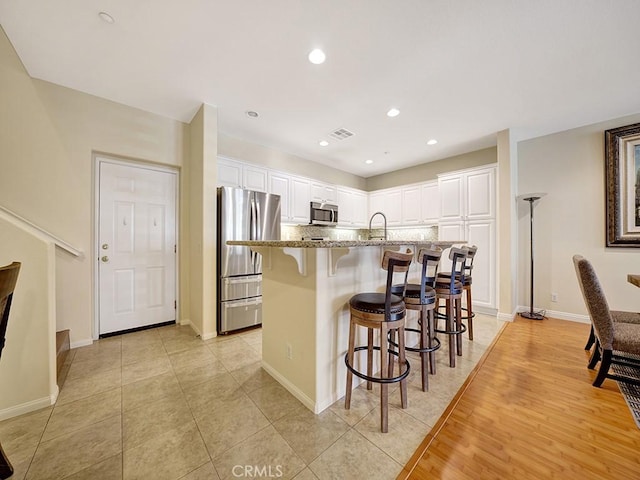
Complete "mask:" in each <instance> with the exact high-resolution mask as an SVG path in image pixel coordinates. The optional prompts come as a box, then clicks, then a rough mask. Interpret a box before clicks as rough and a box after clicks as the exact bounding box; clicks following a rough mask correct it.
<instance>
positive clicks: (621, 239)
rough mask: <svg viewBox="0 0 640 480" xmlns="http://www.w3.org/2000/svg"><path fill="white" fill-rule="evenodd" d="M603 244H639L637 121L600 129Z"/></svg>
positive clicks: (639, 126)
mask: <svg viewBox="0 0 640 480" xmlns="http://www.w3.org/2000/svg"><path fill="white" fill-rule="evenodd" d="M604 144H605V168H606V202H607V203H606V217H607V219H606V222H607V247H640V123H635V124H633V125H627V126H625V127H618V128H613V129H611V130H605V132H604Z"/></svg>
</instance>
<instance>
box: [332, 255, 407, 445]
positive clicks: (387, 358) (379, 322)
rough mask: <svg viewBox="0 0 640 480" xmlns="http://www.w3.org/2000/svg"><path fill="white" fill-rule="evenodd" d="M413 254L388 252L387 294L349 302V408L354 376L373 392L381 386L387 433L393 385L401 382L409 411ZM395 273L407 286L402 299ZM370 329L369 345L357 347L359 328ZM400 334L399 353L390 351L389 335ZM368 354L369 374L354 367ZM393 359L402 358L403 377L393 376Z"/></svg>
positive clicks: (346, 358)
mask: <svg viewBox="0 0 640 480" xmlns="http://www.w3.org/2000/svg"><path fill="white" fill-rule="evenodd" d="M412 257H413V254H412V253H411V252H410V251H407V252H406V253H400V252H391V251H385V252H384V255H383V259H382V268H383V269H384V270H386V271H387V282H386V288H385V291H384V292H383V293H379V292H367V293H359V294H356V295H354V296H353V297H351V299H350V300H349V311H350V321H349V346H348V349H347V353H346V354H345V356H344V363H345V364H346V366H347V388H346V394H345V408H346V409H347V410H348V409H349V408H351V390H352V388H353V375H356V376H357V377H359V378H362V379H363V380H366V382H367V389H369V390H371V388H372V382H374V383H379V384H380V424H381V430H382V432H383V433H386V432H388V430H389V421H388V416H389V413H388V412H389V398H388V393H389V384H390V383H397V382H400V398H401V404H402V408H407V376H408V375H409V371H410V369H411V366H410V365H409V362H408V361H407V359H406V356H405V349H404V325H405V315H406V307H405V303H404V300H403V293H404V286H405V285H406V283H407V274H408V272H409V266H410V265H411V260H412ZM395 273H404V283H403V288H402V292H401V293H400V295H394V294H393V293H392V291H391V289H392V285H393V277H394V274H395ZM359 326H360V327H364V328H366V329H367V344H366V345H361V346H356V330H357V327H359ZM376 330H377V331H379V340H380V345H374V331H376ZM391 331H394V332H395V331H397V332H398V337H399V341H398V348H397V351H395V350H393V349H390V348H389V344H388V336H389V332H391ZM363 350H366V351H367V367H366V368H367V371H366V373H365V372H361V371H359V370H358V369H356V368H355V367H354V359H355V353H356V352H359V351H363ZM374 350H376V351H379V352H380V373H379V375H377V376H375V375H374V374H373V351H374ZM393 356H397V357H398V361H399V363H400V373H399V374H398V375H397V376H392V374H391V373H390V372H391V368H390V366H391V365H392V364H393V361H392V358H393Z"/></svg>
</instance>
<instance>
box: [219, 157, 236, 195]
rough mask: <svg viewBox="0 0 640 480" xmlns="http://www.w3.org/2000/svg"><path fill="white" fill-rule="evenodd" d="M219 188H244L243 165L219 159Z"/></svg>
mask: <svg viewBox="0 0 640 480" xmlns="http://www.w3.org/2000/svg"><path fill="white" fill-rule="evenodd" d="M218 186H220V187H236V188H241V187H242V164H241V163H239V162H234V161H230V160H223V159H222V158H218Z"/></svg>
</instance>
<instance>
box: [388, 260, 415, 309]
mask: <svg viewBox="0 0 640 480" xmlns="http://www.w3.org/2000/svg"><path fill="white" fill-rule="evenodd" d="M412 260H413V252H411V250H407V251H406V253H402V252H392V251H390V250H385V252H384V255H383V256H382V268H383V269H385V270H386V271H387V287H386V290H385V297H384V311H385V320H387V321H389V320H391V296H392V295H393V294H392V287H393V276H394V273H404V286H403V287H402V293H400V294H398V295H400V296H402V297H404V292H405V290H406V288H407V277H408V275H409V267H410V266H411V261H412Z"/></svg>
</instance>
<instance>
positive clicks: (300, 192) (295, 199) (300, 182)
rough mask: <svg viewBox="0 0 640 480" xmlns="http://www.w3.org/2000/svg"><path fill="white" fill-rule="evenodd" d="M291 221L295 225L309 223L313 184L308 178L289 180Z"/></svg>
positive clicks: (292, 178)
mask: <svg viewBox="0 0 640 480" xmlns="http://www.w3.org/2000/svg"><path fill="white" fill-rule="evenodd" d="M289 182H290V186H289V193H290V195H289V206H290V219H291V221H292V222H294V223H300V224H307V223H309V213H310V202H311V182H310V181H309V179H307V178H302V177H290V178H289Z"/></svg>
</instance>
